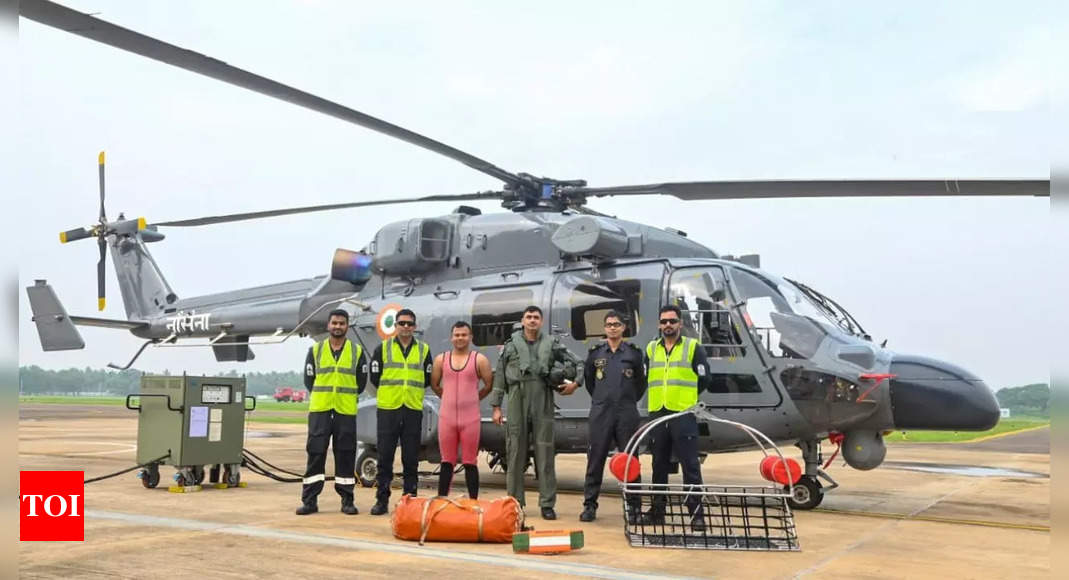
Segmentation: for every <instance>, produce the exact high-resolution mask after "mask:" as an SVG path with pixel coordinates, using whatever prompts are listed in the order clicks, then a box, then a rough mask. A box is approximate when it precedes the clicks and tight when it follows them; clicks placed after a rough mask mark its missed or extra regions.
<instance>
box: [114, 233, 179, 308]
mask: <svg viewBox="0 0 1069 580" xmlns="http://www.w3.org/2000/svg"><path fill="white" fill-rule="evenodd" d="M143 234H148V235H149V236H150V240H149V241H155V240H156V239H161V238H162V237H163V236H162V235H161V234H158V233H156V232H154V231H152V230H143V231H139V232H137V233H135V234H133V235H125V236H117V237H116V238H115V241H114V242H113V243H112V248H111V249H112V252H111V257H112V259H113V260H114V262H115V274H116V276H117V277H118V279H119V290H120V291H121V292H122V301H123V305H124V306H125V307H126V317H127V318H128V319H130V320H146V319H148V318H152V317H155V316H159V315H162V314H163V313H164V311H165V310H166V309H168V308H170V306H171V304H174V302H175V300H177V299H178V296H176V295H175V293H174V290H172V289H171V286H170V285H169V284H167V280H165V279H164V277H163V273H162V272H160V268H159V266H158V265H156V260H154V259H153V258H152V254H150V253H149V251H148V248H146V247H145V239H144V237H143Z"/></svg>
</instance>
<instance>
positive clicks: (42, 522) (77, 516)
mask: <svg viewBox="0 0 1069 580" xmlns="http://www.w3.org/2000/svg"><path fill="white" fill-rule="evenodd" d="M83 481H84V474H83V473H82V472H81V471H20V472H19V540H21V541H23V542H33V541H72V540H74V541H78V542H81V541H83V540H84V539H85V489H84V488H85V486H84V485H83V483H82V482H83Z"/></svg>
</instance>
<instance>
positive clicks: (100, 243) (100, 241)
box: [97, 236, 108, 310]
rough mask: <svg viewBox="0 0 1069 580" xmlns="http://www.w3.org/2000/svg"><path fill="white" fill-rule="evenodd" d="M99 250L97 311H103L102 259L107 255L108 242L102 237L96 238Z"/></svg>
mask: <svg viewBox="0 0 1069 580" xmlns="http://www.w3.org/2000/svg"><path fill="white" fill-rule="evenodd" d="M97 247H99V248H100V261H98V262H97V310H104V257H105V256H107V254H108V240H107V239H106V238H105V237H104V236H100V237H98V238H97Z"/></svg>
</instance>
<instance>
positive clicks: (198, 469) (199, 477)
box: [193, 465, 204, 485]
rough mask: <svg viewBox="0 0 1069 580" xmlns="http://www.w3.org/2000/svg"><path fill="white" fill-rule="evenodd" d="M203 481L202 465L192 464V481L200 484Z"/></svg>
mask: <svg viewBox="0 0 1069 580" xmlns="http://www.w3.org/2000/svg"><path fill="white" fill-rule="evenodd" d="M203 482H204V466H203V465H195V466H193V483H194V484H196V485H200V484H201V483H203Z"/></svg>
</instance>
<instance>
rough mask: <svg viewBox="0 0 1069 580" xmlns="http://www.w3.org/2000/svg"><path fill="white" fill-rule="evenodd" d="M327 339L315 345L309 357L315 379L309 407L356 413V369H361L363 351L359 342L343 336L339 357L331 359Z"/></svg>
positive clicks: (310, 410)
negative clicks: (343, 341) (343, 342)
mask: <svg viewBox="0 0 1069 580" xmlns="http://www.w3.org/2000/svg"><path fill="white" fill-rule="evenodd" d="M328 341H329V339H327V340H324V341H323V342H320V343H317V344H316V345H315V351H314V353H313V356H312V359H313V360H314V361H315V373H316V379H315V383H313V384H312V397H311V398H310V399H309V400H308V411H309V412H312V413H316V412H319V411H335V412H337V413H339V414H342V415H354V416H355V415H356V411H357V407H356V396H357V384H356V373H358V372H360V361H361V360H362V359H363V355H364V351H363V349H362V348H361V347H360V345H359V344H357V345H353V343H352V341H350V340H349V339H346V340H345V344H344V345H343V346H342V347H341V354H340V355H338V360H334V355H333V354H332V353H331V350H330V344H329V342H328ZM354 346H355V351H354Z"/></svg>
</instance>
